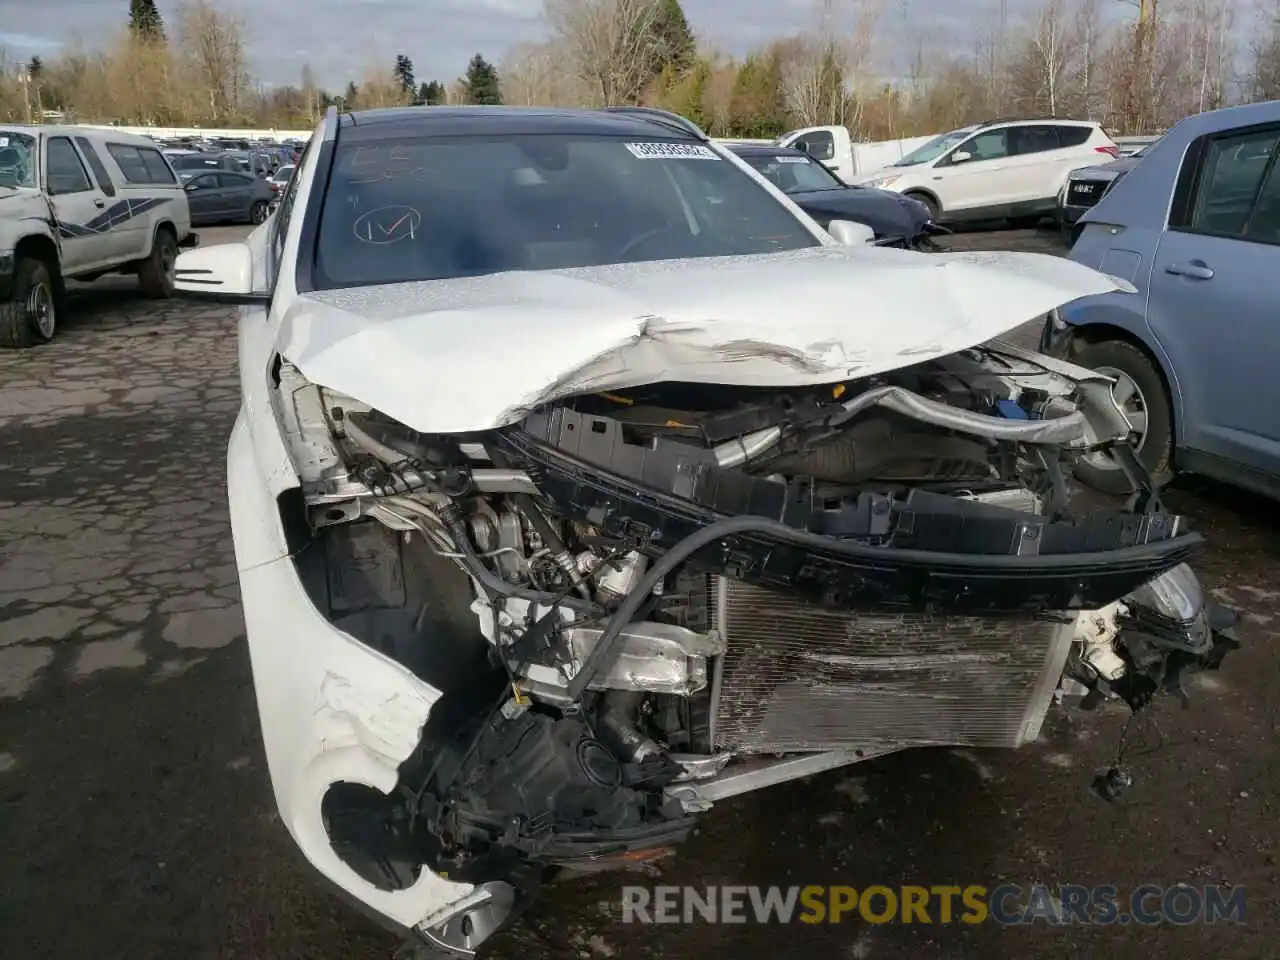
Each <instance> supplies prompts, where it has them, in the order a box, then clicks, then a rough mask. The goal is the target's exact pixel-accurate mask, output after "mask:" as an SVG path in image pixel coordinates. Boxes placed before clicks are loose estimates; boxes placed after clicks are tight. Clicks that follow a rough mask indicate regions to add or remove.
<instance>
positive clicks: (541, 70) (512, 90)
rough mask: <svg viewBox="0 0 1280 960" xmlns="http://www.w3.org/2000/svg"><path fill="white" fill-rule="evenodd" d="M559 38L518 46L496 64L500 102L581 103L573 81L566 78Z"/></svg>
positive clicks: (531, 105) (527, 104)
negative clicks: (501, 100)
mask: <svg viewBox="0 0 1280 960" xmlns="http://www.w3.org/2000/svg"><path fill="white" fill-rule="evenodd" d="M565 48H566V44H565V42H564V40H562V39H556V40H548V41H544V42H542V43H527V44H520V45H518V46H516V47H513V48H512V49H511V50H509V51H507V55H506V56H505V57H503V58H502V62H501V63H500V64H499V65H498V76H500V77H501V78H502V99H503V101H504V102H505V103H509V104H512V105H514V106H525V107H535V106H570V105H573V104H575V103H579V102H581V98H580V97H579V96H577V93H576V91H575V89H574V88H575V87H576V86H578V84H576V83H575V82H574V80H573V78H571V77H568V76H566V74H565V70H564V63H565V62H566V60H567V59H568V57H569V55H568V53H567V51H566V49H565Z"/></svg>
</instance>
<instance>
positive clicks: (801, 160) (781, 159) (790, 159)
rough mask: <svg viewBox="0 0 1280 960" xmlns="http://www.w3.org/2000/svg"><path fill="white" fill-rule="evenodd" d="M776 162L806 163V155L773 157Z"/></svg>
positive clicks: (807, 160) (807, 159)
mask: <svg viewBox="0 0 1280 960" xmlns="http://www.w3.org/2000/svg"><path fill="white" fill-rule="evenodd" d="M773 159H774V160H776V161H778V163H808V162H809V158H808V157H774V158H773Z"/></svg>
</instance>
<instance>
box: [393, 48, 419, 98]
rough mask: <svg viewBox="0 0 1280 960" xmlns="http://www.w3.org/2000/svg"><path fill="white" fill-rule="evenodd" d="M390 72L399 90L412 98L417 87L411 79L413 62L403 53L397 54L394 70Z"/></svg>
mask: <svg viewBox="0 0 1280 960" xmlns="http://www.w3.org/2000/svg"><path fill="white" fill-rule="evenodd" d="M392 72H393V73H394V74H395V78H396V83H398V84H400V89H401V90H403V91H404V92H405V93H406V94H408V95H409V96H410V97H412V96H413V94H414V89H415V88H416V87H417V84H416V83H415V82H414V79H413V61H412V60H410V59H409V58H408V57H406V56H405V55H404V54H403V53H397V54H396V66H395V70H393V71H392Z"/></svg>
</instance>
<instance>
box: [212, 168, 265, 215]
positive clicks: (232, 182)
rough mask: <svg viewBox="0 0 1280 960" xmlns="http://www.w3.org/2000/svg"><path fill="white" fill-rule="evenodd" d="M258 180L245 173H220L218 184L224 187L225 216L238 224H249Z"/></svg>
mask: <svg viewBox="0 0 1280 960" xmlns="http://www.w3.org/2000/svg"><path fill="white" fill-rule="evenodd" d="M255 183H257V179H256V178H254V177H251V176H249V175H248V174H243V173H220V174H218V184H219V186H221V187H222V195H223V202H224V209H225V211H226V212H225V213H224V216H225V217H226V218H227V219H228V220H234V221H235V222H236V223H248V222H249V207H250V206H252V205H253V200H254V196H255V194H256V191H255V190H254V189H253V185H254V184H255Z"/></svg>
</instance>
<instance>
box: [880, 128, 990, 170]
mask: <svg viewBox="0 0 1280 960" xmlns="http://www.w3.org/2000/svg"><path fill="white" fill-rule="evenodd" d="M977 129H978V128H977V127H961V128H960V129H959V130H952V131H951V132H950V133H944V134H942V136H940V137H934V138H933V139H932V140H930V141H929V142H928V143H926V144H924V145H923V146H919V147H916V148H915V149H914V150H912V151H911V152H910V153H908V154H907V155H906V156H905V157H903V158H902V159H901V160H899V161H898V162H897V163H891V164H889V166H891V167H916V166H919V165H920V164H922V163H929V162H931V161H933V160H937V159H938V158H939V157H940V156H942V155H943V154H944V153H946V152H947V151H948V150H950V149H951V148H952V147H954V146H955V145H956V144H958V143H960V141H962V140H963V139H964V138H965V137H967V136H969V134H971V133H973V132H974V131H975V130H977Z"/></svg>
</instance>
